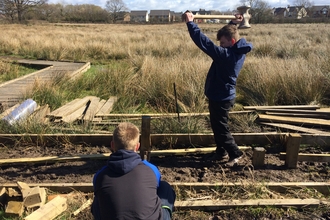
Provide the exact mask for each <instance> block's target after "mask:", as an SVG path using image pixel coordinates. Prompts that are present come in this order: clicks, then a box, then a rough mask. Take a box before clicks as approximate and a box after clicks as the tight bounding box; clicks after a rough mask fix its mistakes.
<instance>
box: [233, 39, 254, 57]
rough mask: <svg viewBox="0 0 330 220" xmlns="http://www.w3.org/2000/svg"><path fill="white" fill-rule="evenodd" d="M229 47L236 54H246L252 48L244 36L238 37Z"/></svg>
mask: <svg viewBox="0 0 330 220" xmlns="http://www.w3.org/2000/svg"><path fill="white" fill-rule="evenodd" d="M231 49H232V50H233V51H234V52H235V53H238V54H247V53H248V52H250V51H251V50H252V44H251V43H248V42H246V40H245V38H241V39H239V40H238V41H237V42H236V43H235V44H234V46H232V47H231Z"/></svg>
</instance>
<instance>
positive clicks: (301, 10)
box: [288, 6, 307, 19]
mask: <svg viewBox="0 0 330 220" xmlns="http://www.w3.org/2000/svg"><path fill="white" fill-rule="evenodd" d="M288 17H290V18H295V19H301V18H304V17H307V11H306V9H305V7H304V6H293V7H288Z"/></svg>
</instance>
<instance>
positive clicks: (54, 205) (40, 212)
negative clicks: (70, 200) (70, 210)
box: [24, 196, 67, 220]
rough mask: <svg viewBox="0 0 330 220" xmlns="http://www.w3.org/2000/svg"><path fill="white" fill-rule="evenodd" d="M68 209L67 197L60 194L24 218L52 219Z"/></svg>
mask: <svg viewBox="0 0 330 220" xmlns="http://www.w3.org/2000/svg"><path fill="white" fill-rule="evenodd" d="M66 209H67V199H66V198H63V197H61V196H58V197H56V198H54V199H52V200H51V201H50V202H48V203H46V204H45V205H43V206H41V207H40V208H39V209H37V210H36V211H34V212H32V213H31V214H30V215H28V216H26V217H25V218H24V220H51V219H54V218H55V217H56V216H58V215H59V214H61V213H62V212H64V211H65V210H66Z"/></svg>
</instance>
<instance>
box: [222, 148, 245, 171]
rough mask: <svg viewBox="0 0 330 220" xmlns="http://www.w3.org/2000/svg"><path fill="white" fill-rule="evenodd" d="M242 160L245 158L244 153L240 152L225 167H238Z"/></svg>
mask: <svg viewBox="0 0 330 220" xmlns="http://www.w3.org/2000/svg"><path fill="white" fill-rule="evenodd" d="M242 158H243V152H242V151H239V152H238V153H237V154H236V155H234V156H232V157H230V158H229V160H228V162H227V163H226V164H225V165H226V167H233V166H235V165H237V164H238V162H239V161H240V160H241V159H242Z"/></svg>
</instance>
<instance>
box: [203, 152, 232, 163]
mask: <svg viewBox="0 0 330 220" xmlns="http://www.w3.org/2000/svg"><path fill="white" fill-rule="evenodd" d="M228 158H229V155H228V154H227V153H226V152H224V153H223V154H221V155H220V154H217V153H215V154H213V155H211V156H209V157H207V158H206V160H208V161H221V160H227V159H228Z"/></svg>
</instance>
